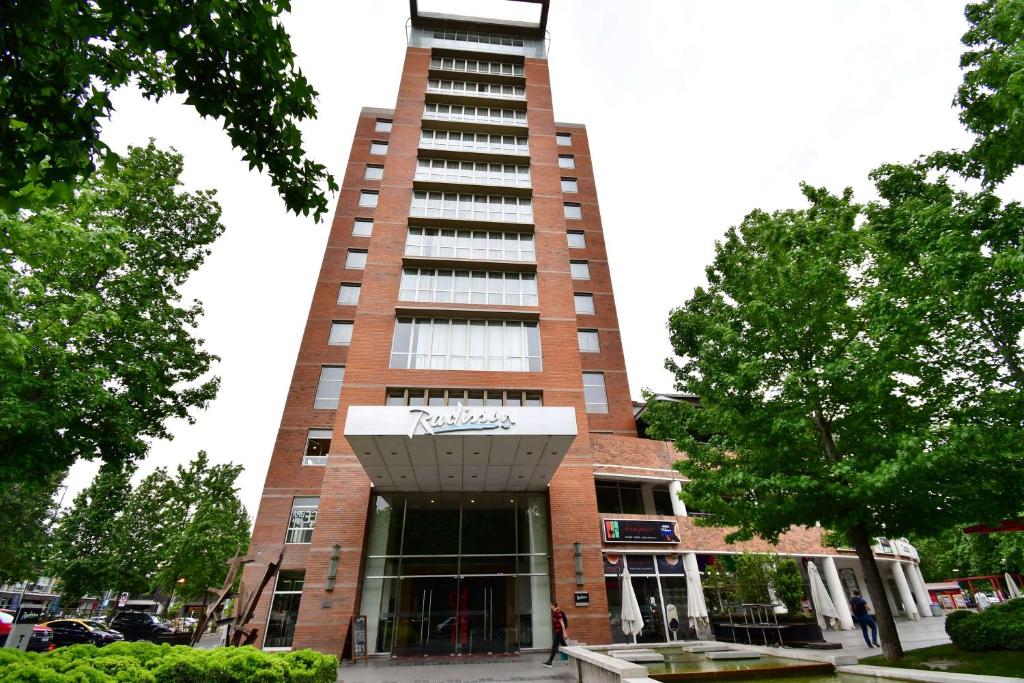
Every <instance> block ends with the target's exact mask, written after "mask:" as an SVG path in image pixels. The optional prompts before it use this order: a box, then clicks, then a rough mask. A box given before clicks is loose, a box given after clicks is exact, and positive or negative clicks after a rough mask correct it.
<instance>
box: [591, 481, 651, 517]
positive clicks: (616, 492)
mask: <svg viewBox="0 0 1024 683" xmlns="http://www.w3.org/2000/svg"><path fill="white" fill-rule="evenodd" d="M597 511H598V512H607V513H611V514H616V515H624V514H625V515H642V514H644V513H645V511H644V496H643V487H642V485H641V484H638V483H635V482H631V481H615V480H610V479H598V480H597Z"/></svg>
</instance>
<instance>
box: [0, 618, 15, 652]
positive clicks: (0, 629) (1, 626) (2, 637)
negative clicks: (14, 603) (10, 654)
mask: <svg viewBox="0 0 1024 683" xmlns="http://www.w3.org/2000/svg"><path fill="white" fill-rule="evenodd" d="M13 623H14V615H13V614H11V613H9V612H5V611H3V610H0V645H3V644H4V643H6V642H7V636H8V635H9V634H10V632H11V624H13Z"/></svg>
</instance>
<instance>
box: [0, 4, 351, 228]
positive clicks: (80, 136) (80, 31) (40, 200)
mask: <svg viewBox="0 0 1024 683" xmlns="http://www.w3.org/2000/svg"><path fill="white" fill-rule="evenodd" d="M290 5H291V3H290V2H289V1H288V0H270V1H268V2H259V3H251V2H239V1H238V0H228V1H222V0H193V1H192V2H186V3H182V2H154V1H153V0H146V1H144V2H124V1H123V0H94V1H93V2H80V1H76V0H52V1H51V2H46V3H38V2H27V1H26V0H11V1H10V2H6V3H4V7H3V9H2V10H0V30H2V43H0V120H2V121H3V124H2V125H0V158H3V159H4V163H3V164H2V165H0V209H6V210H8V211H11V210H14V209H17V208H19V207H38V206H40V205H45V204H47V203H48V202H50V201H54V200H57V201H69V200H70V199H71V193H72V189H73V188H74V187H75V186H77V185H78V184H79V183H80V182H81V180H82V179H84V178H87V177H89V176H90V175H91V174H92V173H93V172H94V171H95V170H96V168H97V165H98V163H99V164H105V163H107V162H113V161H114V160H115V157H114V156H113V155H112V153H111V151H110V150H109V149H108V148H107V146H106V145H105V144H103V142H102V141H101V140H100V131H101V121H103V120H104V119H106V118H108V117H109V116H110V115H111V113H112V111H113V108H112V105H111V102H110V94H111V93H112V92H113V91H114V90H116V89H117V88H119V87H122V86H124V85H126V84H128V83H130V82H134V83H136V84H137V85H138V87H139V88H140V89H141V90H142V93H143V95H144V96H145V97H147V98H149V99H155V100H159V99H161V98H163V97H165V96H167V95H170V94H173V93H177V94H181V95H185V96H186V100H185V101H186V102H187V103H188V104H190V105H192V106H193V107H195V109H196V111H197V112H198V113H199V114H200V116H203V117H212V118H217V119H220V120H221V121H222V122H223V126H224V129H225V130H226V131H227V134H228V137H229V138H230V139H231V144H232V145H233V146H234V147H237V148H239V149H240V150H241V151H242V158H243V159H245V161H247V162H248V163H249V168H254V167H255V168H257V169H259V170H261V171H262V170H263V169H266V170H267V172H268V174H269V175H270V179H271V182H273V184H274V186H275V187H276V188H277V189H278V191H279V192H280V193H281V196H282V198H283V199H284V201H285V205H286V206H287V207H288V209H289V210H290V211H294V212H296V213H299V212H301V213H303V214H308V213H309V212H310V211H312V212H313V214H314V216H315V217H316V219H317V220H319V219H320V216H321V215H323V214H324V213H325V212H326V211H327V199H326V197H325V196H324V193H323V191H322V189H321V187H320V186H321V184H324V183H326V185H327V188H328V189H329V190H336V189H337V184H336V183H335V181H334V178H333V177H332V176H331V175H330V174H328V173H327V172H326V169H325V168H324V166H322V165H321V164H316V163H313V162H311V161H309V160H304V159H303V156H304V151H303V146H302V133H301V132H300V131H299V128H298V123H299V122H301V121H303V120H304V119H308V118H313V117H315V116H316V106H315V104H314V102H315V100H316V97H317V93H316V91H315V90H313V88H312V87H311V86H310V84H309V82H308V81H307V80H306V78H305V77H304V76H303V75H302V73H301V72H300V71H299V69H298V68H297V67H296V66H295V54H294V53H293V52H292V47H291V39H290V38H289V36H288V34H287V32H285V30H284V28H283V27H282V26H281V22H280V16H281V14H282V13H284V12H287V11H288V10H289V9H290ZM108 168H109V167H108Z"/></svg>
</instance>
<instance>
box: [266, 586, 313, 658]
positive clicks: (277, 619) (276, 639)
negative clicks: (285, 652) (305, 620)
mask: <svg viewBox="0 0 1024 683" xmlns="http://www.w3.org/2000/svg"><path fill="white" fill-rule="evenodd" d="M305 577H306V572H305V571H288V572H285V571H283V572H281V573H280V574H278V575H277V585H276V586H275V588H274V599H273V600H272V601H271V603H270V618H269V619H268V621H267V637H266V638H264V640H263V646H264V647H291V646H292V637H293V636H294V635H295V620H296V618H298V616H299V602H300V601H301V600H302V584H303V581H304V580H305Z"/></svg>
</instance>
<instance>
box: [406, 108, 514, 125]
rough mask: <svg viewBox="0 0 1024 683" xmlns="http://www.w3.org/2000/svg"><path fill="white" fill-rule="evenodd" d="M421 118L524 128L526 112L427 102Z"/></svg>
mask: <svg viewBox="0 0 1024 683" xmlns="http://www.w3.org/2000/svg"><path fill="white" fill-rule="evenodd" d="M423 118H424V119H428V120H431V121H468V122H470V123H494V124H497V125H501V126H521V127H525V126H526V125H528V124H527V121H526V112H525V111H524V110H522V109H502V108H500V107H478V106H475V105H472V104H449V103H447V102H427V103H425V104H424V105H423Z"/></svg>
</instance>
